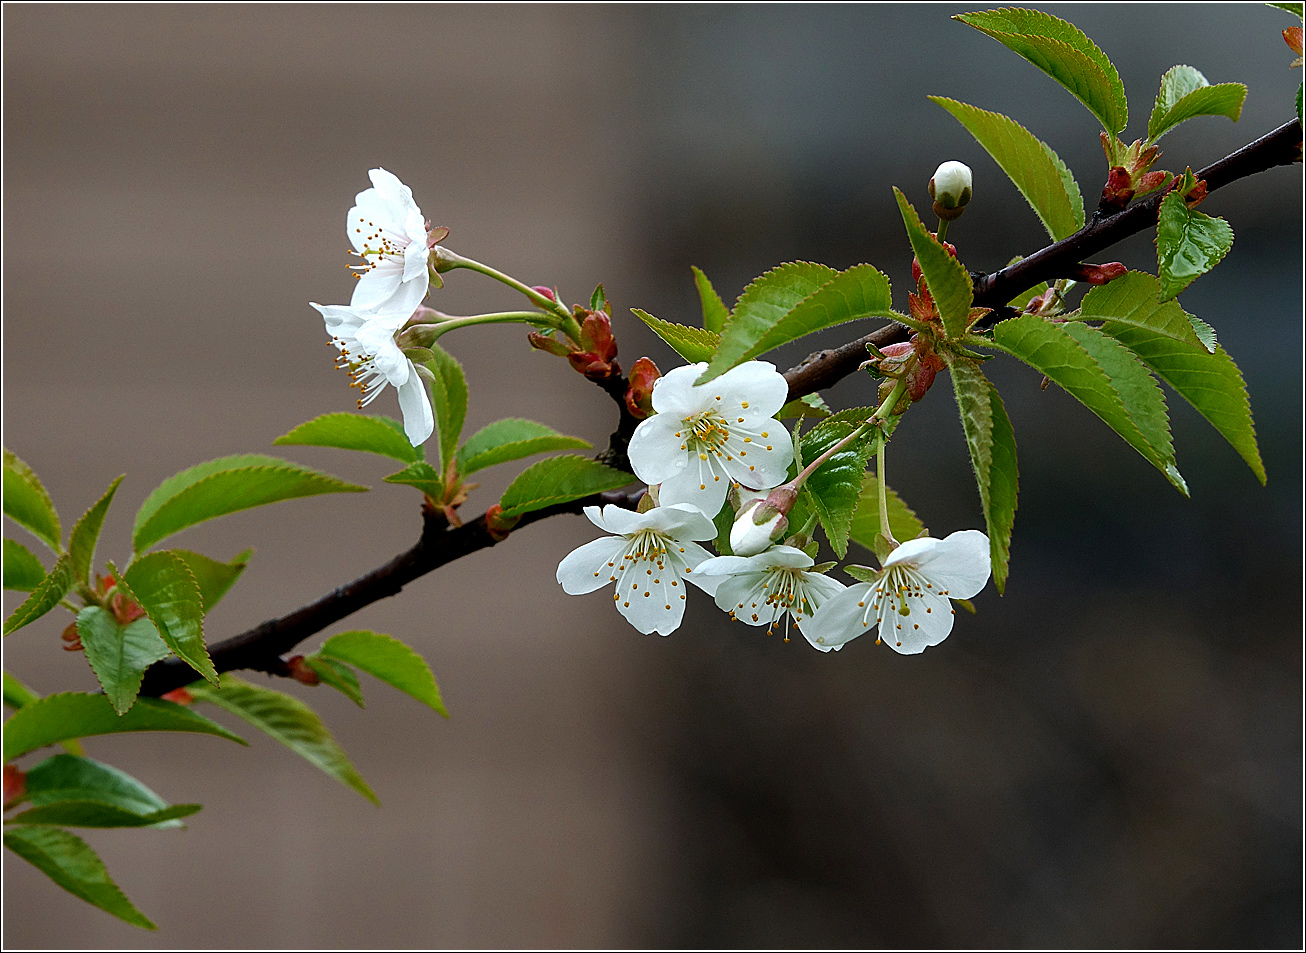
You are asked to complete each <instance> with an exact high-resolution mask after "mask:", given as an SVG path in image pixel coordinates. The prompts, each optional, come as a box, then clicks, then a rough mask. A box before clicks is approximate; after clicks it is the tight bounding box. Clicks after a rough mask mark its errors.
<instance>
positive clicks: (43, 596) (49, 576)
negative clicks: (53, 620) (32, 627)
mask: <svg viewBox="0 0 1306 953" xmlns="http://www.w3.org/2000/svg"><path fill="white" fill-rule="evenodd" d="M76 582H77V580H76V579H74V578H73V569H72V561H71V560H70V559H69V558H68V555H67V554H66V553H65V554H64V555H62V556H60V557H59V558H58V559H56V560H55V562H54V565H53V566H51V567H50V571H49V572H48V573H46V574H45V578H44V579H42V580H41V582H40V583H39V584H38V585H37V587H36V588H35V589H33V590H32V594H31V595H30V596H28V597H27V598H26V599H25V600H24V601H23V604H22V605H20V606H19V607H18V608H17V609H15V610H14V611H13V613H12V614H11V615H10V616H9V618H7V619H5V625H4V634H5V635H8V634H9V633H11V632H17V631H18V630H19V629H21V628H22V627H23V626H25V625H27V624H29V623H31V622H35V621H36V620H37V619H39V618H41V616H43V615H45V614H46V613H47V612H49V611H50V610H51V609H53V608H54V607H55V606H57V605H58V604H59V600H61V599H62V598H63V597H64V596H66V595H67V594H68V590H70V589H71V588H72V587H73V585H74V584H75V583H76Z"/></svg>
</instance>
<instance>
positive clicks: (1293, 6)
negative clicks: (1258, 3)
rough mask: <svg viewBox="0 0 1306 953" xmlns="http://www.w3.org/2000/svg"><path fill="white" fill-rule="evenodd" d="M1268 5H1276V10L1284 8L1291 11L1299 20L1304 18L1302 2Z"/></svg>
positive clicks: (1269, 4) (1268, 4)
mask: <svg viewBox="0 0 1306 953" xmlns="http://www.w3.org/2000/svg"><path fill="white" fill-rule="evenodd" d="M1266 6H1267V7H1274V8H1275V9H1276V10H1283V11H1284V12H1286V13H1291V14H1292V15H1293V16H1295V17H1296V18H1297V19H1298V20H1300V19H1302V4H1300V3H1267V4H1266Z"/></svg>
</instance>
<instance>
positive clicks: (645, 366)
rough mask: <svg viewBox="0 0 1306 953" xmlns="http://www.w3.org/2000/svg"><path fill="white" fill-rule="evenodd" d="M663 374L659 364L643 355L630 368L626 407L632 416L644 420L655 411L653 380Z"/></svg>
mask: <svg viewBox="0 0 1306 953" xmlns="http://www.w3.org/2000/svg"><path fill="white" fill-rule="evenodd" d="M661 376H662V372H661V371H659V370H658V366H657V365H656V364H654V363H653V362H652V361H651V360H649V359H648V358H647V357H641V358H640V359H639V360H638V361H636V362H635V363H634V365H633V366H632V367H631V369H630V386H629V387H628V388H626V409H627V410H628V411H630V414H631V416H632V417H635V418H637V419H639V420H643V419H644V418H645V417H648V416H650V415H652V413H653V382H654V381H656V380H657V379H658V378H659V377H661Z"/></svg>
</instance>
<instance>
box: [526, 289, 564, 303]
mask: <svg viewBox="0 0 1306 953" xmlns="http://www.w3.org/2000/svg"><path fill="white" fill-rule="evenodd" d="M531 291H534V292H535V293H536V294H538V295H543V296H544V297H546V298H548V299H549V300H550V301H553V302H556V301H557V300H558V293H557V292H556V291H554V290H553V289H552V288H549V287H547V286H545V285H532V286H531Z"/></svg>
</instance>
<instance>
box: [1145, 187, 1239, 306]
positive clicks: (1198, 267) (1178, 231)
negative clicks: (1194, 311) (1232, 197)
mask: <svg viewBox="0 0 1306 953" xmlns="http://www.w3.org/2000/svg"><path fill="white" fill-rule="evenodd" d="M1232 247H1233V229H1232V228H1231V227H1230V226H1229V223H1228V222H1226V221H1225V220H1224V219H1222V218H1215V217H1213V216H1210V215H1207V214H1205V213H1203V212H1199V211H1197V210H1196V209H1191V208H1188V206H1186V205H1185V204H1184V199H1183V196H1181V195H1180V194H1179V192H1178V191H1177V190H1176V191H1174V192H1171V193H1170V194H1169V195H1167V196H1166V197H1165V198H1164V199H1162V200H1161V216H1160V218H1159V219H1158V220H1157V223H1156V265H1157V273H1158V274H1159V275H1160V276H1161V300H1162V301H1168V300H1170V299H1171V298H1173V297H1174V296H1175V295H1177V294H1179V292H1181V291H1183V290H1184V289H1185V288H1187V287H1188V286H1189V285H1191V284H1192V283H1193V282H1194V281H1195V280H1197V278H1198V277H1199V276H1201V275H1204V274H1206V272H1208V271H1210V270H1211V269H1212V268H1214V267H1215V266H1216V265H1218V264H1219V263H1220V259H1222V258H1223V257H1224V256H1225V255H1227V254H1228V253H1229V249H1230V248H1232Z"/></svg>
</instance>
